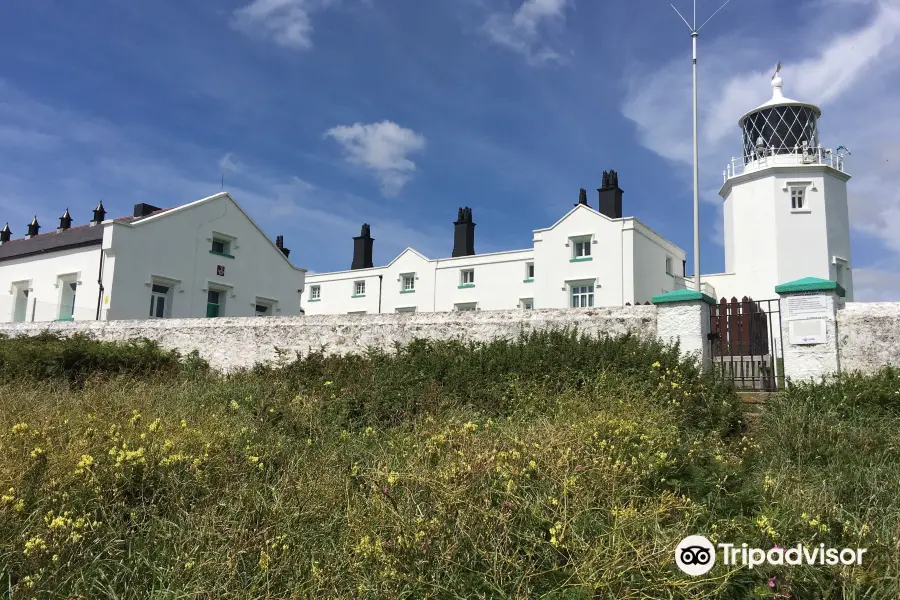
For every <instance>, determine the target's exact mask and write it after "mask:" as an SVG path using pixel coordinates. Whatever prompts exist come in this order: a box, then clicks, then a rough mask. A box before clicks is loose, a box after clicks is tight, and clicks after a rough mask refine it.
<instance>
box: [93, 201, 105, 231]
mask: <svg viewBox="0 0 900 600" xmlns="http://www.w3.org/2000/svg"><path fill="white" fill-rule="evenodd" d="M105 218H106V209H105V208H103V201H102V200H101V201H100V204H98V205H97V208H95V209H94V218H92V219H91V225H98V224H100V223H102V222H103V219H105Z"/></svg>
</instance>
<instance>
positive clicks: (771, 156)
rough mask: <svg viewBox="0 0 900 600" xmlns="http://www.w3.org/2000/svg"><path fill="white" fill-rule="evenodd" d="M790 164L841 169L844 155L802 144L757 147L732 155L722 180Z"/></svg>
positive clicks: (842, 168) (828, 149)
mask: <svg viewBox="0 0 900 600" xmlns="http://www.w3.org/2000/svg"><path fill="white" fill-rule="evenodd" d="M790 165H825V166H828V167H832V168H833V169H837V170H838V171H843V170H844V155H843V154H841V153H839V152H835V151H834V150H832V149H831V148H822V147H821V146H818V147H815V148H805V147H803V146H794V147H793V148H775V147H768V148H759V149H757V151H755V152H753V153H752V154H748V155H745V156H741V157H732V158H731V162H730V163H729V164H728V165H726V167H725V170H724V171H722V182H723V183H724V182H726V181H728V180H729V179H731V178H732V177H737V176H738V175H742V174H744V173H747V172H750V171H756V170H757V169H763V168H765V167H777V166H790Z"/></svg>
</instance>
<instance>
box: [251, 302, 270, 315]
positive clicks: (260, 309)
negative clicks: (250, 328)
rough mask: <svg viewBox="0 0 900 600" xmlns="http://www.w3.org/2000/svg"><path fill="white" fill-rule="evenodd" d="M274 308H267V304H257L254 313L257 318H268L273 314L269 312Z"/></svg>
mask: <svg viewBox="0 0 900 600" xmlns="http://www.w3.org/2000/svg"><path fill="white" fill-rule="evenodd" d="M271 309H272V308H271V307H270V306H266V305H265V304H257V305H256V306H255V309H254V312H255V313H256V316H257V317H268V316H269V315H270V314H271V313H270V312H269V311H270V310H271Z"/></svg>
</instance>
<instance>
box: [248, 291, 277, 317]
mask: <svg viewBox="0 0 900 600" xmlns="http://www.w3.org/2000/svg"><path fill="white" fill-rule="evenodd" d="M251 306H252V307H253V315H254V316H256V317H260V316H262V317H273V316H275V313H276V312H278V300H273V299H272V298H265V297H263V296H257V297H256V298H255V299H254V300H253V304H251ZM260 306H264V307H266V309H267V310H266V314H264V315H260V314H259V311H257V310H256V309H257V308H258V307H260Z"/></svg>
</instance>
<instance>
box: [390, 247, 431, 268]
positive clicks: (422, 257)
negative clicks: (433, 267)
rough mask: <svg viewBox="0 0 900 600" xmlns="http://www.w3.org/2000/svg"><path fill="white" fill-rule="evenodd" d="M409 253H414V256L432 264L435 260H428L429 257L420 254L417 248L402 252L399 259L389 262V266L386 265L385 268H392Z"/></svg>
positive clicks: (398, 256)
mask: <svg viewBox="0 0 900 600" xmlns="http://www.w3.org/2000/svg"><path fill="white" fill-rule="evenodd" d="M408 252H412V253H413V254H415V255H416V256H418V257H419V258H421V259H422V260H424V261H425V262H432V261H433V259H431V258H428V257H427V256H425V255H424V254H422V253H421V252H419V251H418V250H416V249H415V248H407V249H406V250H404V251H403V252H401V253H400V254H398V255H397V257H396V258H395V259H394V260H392V261H391V262H389V263H388V264H386V265H385V266H384V268H385V269H387V268H388V267H390V266H391V265H392V264H394V263H395V262H397V261H398V260H400V258H401V257H402V256H403V255H404V254H406V253H408Z"/></svg>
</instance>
